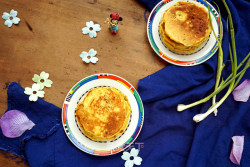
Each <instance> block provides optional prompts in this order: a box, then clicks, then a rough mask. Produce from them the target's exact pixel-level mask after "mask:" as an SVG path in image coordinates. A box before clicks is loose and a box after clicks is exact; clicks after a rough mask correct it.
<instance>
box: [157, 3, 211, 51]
mask: <svg viewBox="0 0 250 167" xmlns="http://www.w3.org/2000/svg"><path fill="white" fill-rule="evenodd" d="M211 31H212V28H211V25H210V21H209V15H208V12H207V10H206V9H205V8H204V7H201V6H199V5H196V4H194V3H191V2H184V1H180V2H177V3H176V4H174V5H173V6H171V7H170V8H168V9H167V10H166V11H165V12H164V14H163V17H162V19H161V22H160V26H159V32H160V35H161V39H162V42H163V43H164V45H165V46H167V47H168V48H169V49H170V50H172V51H174V52H177V53H184V54H187V53H191V52H193V51H194V50H195V49H196V48H198V47H199V46H201V45H202V44H203V43H204V42H205V41H206V40H207V39H208V38H209V35H210V33H211Z"/></svg>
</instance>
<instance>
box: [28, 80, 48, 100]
mask: <svg viewBox="0 0 250 167" xmlns="http://www.w3.org/2000/svg"><path fill="white" fill-rule="evenodd" d="M24 93H25V94H26V95H30V97H29V100H30V101H37V99H38V97H41V98H42V97H44V91H42V90H40V85H39V84H33V85H32V88H29V87H26V88H25V91H24Z"/></svg>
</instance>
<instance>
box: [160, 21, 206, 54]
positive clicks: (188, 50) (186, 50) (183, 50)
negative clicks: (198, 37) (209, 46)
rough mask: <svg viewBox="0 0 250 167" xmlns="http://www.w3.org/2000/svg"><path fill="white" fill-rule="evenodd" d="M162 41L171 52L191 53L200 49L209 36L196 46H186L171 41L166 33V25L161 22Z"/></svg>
mask: <svg viewBox="0 0 250 167" xmlns="http://www.w3.org/2000/svg"><path fill="white" fill-rule="evenodd" d="M159 31H160V35H161V39H162V41H163V43H164V44H165V46H167V47H168V48H169V49H170V50H172V51H174V52H177V53H191V52H193V51H194V50H195V49H196V48H198V47H199V46H200V45H201V44H202V43H203V42H205V41H206V40H207V39H208V37H209V36H207V37H206V38H204V40H202V41H200V42H199V43H197V44H196V45H194V46H185V45H183V44H181V43H178V42H175V41H174V40H172V39H170V37H169V36H168V35H167V34H166V33H165V24H164V23H163V22H162V21H161V23H160V27H159Z"/></svg>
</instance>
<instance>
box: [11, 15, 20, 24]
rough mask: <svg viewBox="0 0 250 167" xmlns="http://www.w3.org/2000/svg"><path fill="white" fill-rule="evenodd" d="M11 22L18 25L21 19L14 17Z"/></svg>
mask: <svg viewBox="0 0 250 167" xmlns="http://www.w3.org/2000/svg"><path fill="white" fill-rule="evenodd" d="M11 21H12V23H14V24H18V23H19V21H20V19H19V18H18V17H14V18H13V19H12V20H11Z"/></svg>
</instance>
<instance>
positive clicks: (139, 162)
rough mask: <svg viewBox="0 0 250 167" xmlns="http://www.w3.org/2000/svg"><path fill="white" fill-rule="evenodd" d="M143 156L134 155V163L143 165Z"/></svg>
mask: <svg viewBox="0 0 250 167" xmlns="http://www.w3.org/2000/svg"><path fill="white" fill-rule="evenodd" d="M141 161H142V158H141V157H134V164H136V165H141Z"/></svg>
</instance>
